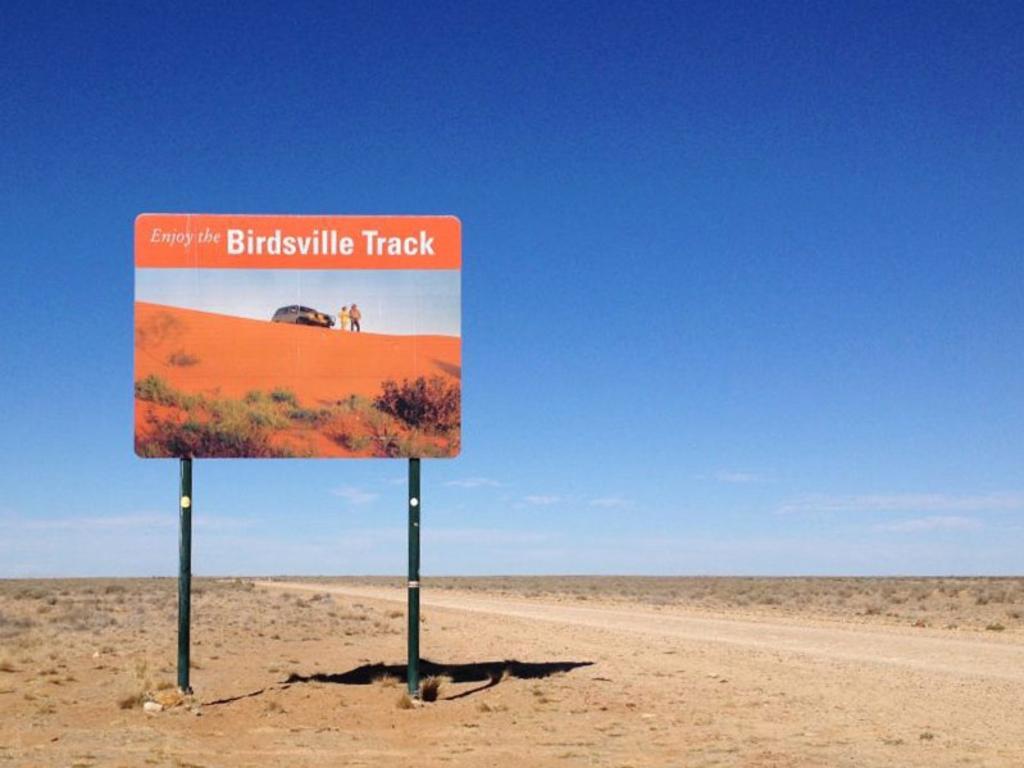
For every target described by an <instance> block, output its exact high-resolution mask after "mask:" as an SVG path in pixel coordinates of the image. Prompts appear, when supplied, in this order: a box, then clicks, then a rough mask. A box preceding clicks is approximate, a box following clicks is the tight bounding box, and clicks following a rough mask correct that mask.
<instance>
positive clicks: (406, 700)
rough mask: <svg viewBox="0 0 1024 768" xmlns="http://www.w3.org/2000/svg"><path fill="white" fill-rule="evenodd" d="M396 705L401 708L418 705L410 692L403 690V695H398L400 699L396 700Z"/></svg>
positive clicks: (411, 707) (410, 707)
mask: <svg viewBox="0 0 1024 768" xmlns="http://www.w3.org/2000/svg"><path fill="white" fill-rule="evenodd" d="M395 706H396V707H398V708H399V709H413V708H414V707H415V706H416V705H415V704H413V701H412V698H411V697H410V696H409V694H408V693H404V692H403V693H402V695H401V696H399V697H398V701H397V702H395Z"/></svg>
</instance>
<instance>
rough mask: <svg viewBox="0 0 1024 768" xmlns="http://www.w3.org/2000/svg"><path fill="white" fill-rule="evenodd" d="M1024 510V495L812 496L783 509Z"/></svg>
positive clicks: (796, 510)
mask: <svg viewBox="0 0 1024 768" xmlns="http://www.w3.org/2000/svg"><path fill="white" fill-rule="evenodd" d="M1021 510H1024V493H982V494H963V495H957V494H945V493H892V494H867V495H850V496H830V495H826V494H812V495H807V496H800V497H798V498H796V499H794V500H792V501H790V502H788V503H786V504H783V505H782V506H781V507H779V510H778V511H779V512H780V513H782V514H790V513H801V512H810V513H813V512H936V513H941V512H949V513H959V512H997V511H1003V512H1007V511H1021Z"/></svg>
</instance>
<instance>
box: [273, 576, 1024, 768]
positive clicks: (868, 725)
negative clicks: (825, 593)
mask: <svg viewBox="0 0 1024 768" xmlns="http://www.w3.org/2000/svg"><path fill="white" fill-rule="evenodd" d="M261 586H264V587H265V588H268V589H274V590H288V591H296V592H319V593H324V592H327V593H331V594H336V595H344V596H345V597H346V598H348V599H360V600H367V601H381V602H393V603H401V602H404V600H405V593H404V591H403V590H396V589H389V588H380V587H358V586H348V585H345V586H335V585H330V586H326V585H323V584H304V583H282V582H271V583H263V584H261ZM422 605H423V607H424V610H425V615H427V616H429V617H430V618H431V622H430V628H431V629H434V628H435V627H436V624H438V623H440V624H441V625H442V626H443V627H444V629H445V636H446V637H453V636H455V635H456V633H454V632H453V631H452V630H453V629H455V628H459V629H461V630H463V631H464V632H466V633H467V634H468V635H469V636H471V637H473V642H472V643H471V644H470V646H471V647H474V646H475V647H476V648H477V652H478V653H479V652H481V651H485V650H486V649H487V648H488V647H489V646H492V645H494V642H495V637H500V638H502V640H501V642H500V643H499V646H504V648H505V649H506V652H507V653H516V654H518V655H519V656H522V655H523V652H524V651H526V650H527V649H529V651H528V652H529V653H530V654H537V653H538V652H541V653H543V652H544V651H546V652H548V653H549V654H550V653H557V652H563V653H565V652H568V653H569V654H570V655H571V656H573V657H580V658H582V657H586V658H587V659H588V660H594V661H595V665H594V667H592V668H591V669H593V670H594V673H593V674H591V675H587V676H588V677H590V678H594V679H599V678H607V679H608V680H612V681H614V685H615V686H616V687H617V688H618V689H619V690H620V691H622V692H626V691H628V692H630V696H631V697H632V698H633V699H634V701H635V707H634V708H635V709H637V710H639V709H645V710H647V712H646V714H645V715H644V717H646V718H647V719H648V720H650V721H651V725H652V726H653V724H654V723H655V722H658V721H664V720H665V719H670V720H671V719H672V715H671V714H670V713H674V716H675V723H674V726H673V727H671V728H670V729H669V730H671V731H675V732H676V733H677V734H679V735H680V736H681V735H682V734H681V733H679V726H680V725H682V724H683V723H686V724H688V725H689V726H690V727H691V728H695V729H696V733H698V734H700V735H702V736H707V735H708V734H709V733H713V732H714V731H716V730H717V733H715V735H714V736H713V738H712V739H711V740H712V741H713V742H715V743H716V745H717V746H716V748H715V749H716V750H717V748H718V747H720V746H722V744H723V743H727V744H730V746H729V747H728V748H727V750H726V752H725V754H728V755H730V757H729V758H728V759H725V758H723V757H722V755H718V757H709V755H708V754H707V753H706V752H699V751H691V750H689V749H688V750H686V752H685V754H687V755H688V758H687V762H686V764H694V765H699V764H708V765H711V764H728V765H734V764H735V765H801V766H802V765H840V764H842V765H892V764H896V763H898V764H901V765H918V764H919V765H947V764H948V765H954V764H955V765H1000V766H1002V765H1006V766H1020V765H1024V746H1022V745H1024V700H1022V699H1021V697H1020V690H1021V689H1020V683H1022V682H1024V643H1022V642H1021V640H1020V638H1019V637H1002V636H998V635H996V634H995V633H979V632H972V633H956V632H951V631H948V630H930V629H917V628H912V627H907V628H896V627H882V626H878V627H846V626H837V625H835V624H830V623H827V622H821V621H817V622H810V621H808V622H800V623H797V622H772V621H767V620H760V621H753V620H739V619H734V618H726V617H711V616H704V615H695V614H688V613H686V612H683V611H680V610H677V609H665V610H653V609H651V608H649V607H647V608H638V609H636V610H626V609H623V608H622V607H621V606H619V607H616V606H602V605H587V606H579V605H571V604H564V603H545V602H542V601H537V600H525V599H523V600H515V599H508V598H503V597H490V596H480V595H477V594H469V593H458V592H455V593H453V592H448V591H446V592H439V593H434V592H431V591H430V590H429V589H426V590H424V592H423V596H422ZM458 634H461V632H460V633H458ZM459 645H461V644H459ZM443 646H447V643H444V644H443ZM444 650H448V648H446V647H445V648H444ZM453 650H454V649H453ZM432 652H433V653H434V654H437V653H443V652H444V651H443V650H442V648H432V647H431V642H430V640H429V639H428V640H427V641H426V642H425V644H424V655H426V656H430V655H431V654H432ZM595 676H596V677H595ZM567 677H568V678H570V679H571V677H572V675H569V676H567ZM584 687H585V686H584ZM702 723H706V724H704V725H702ZM683 730H686V729H685V728H684V729H683ZM655 741H656V740H655ZM681 741H682V742H690V741H691V739H690V738H683V739H681ZM651 743H652V744H653V743H655V742H653V741H652V742H651ZM751 750H753V751H751ZM712 752H715V750H712ZM671 754H672V751H671V750H668V751H667V752H665V753H663V755H662V756H663V758H664V759H670V755H671ZM715 754H717V752H715ZM652 758H654V755H651V754H647V755H642V754H639V753H638V754H636V755H634V756H632V757H629V758H628V759H627V758H626V757H625V756H624V760H625V762H624V763H623V764H659V761H658V759H656V758H655V759H652ZM660 764H664V763H660Z"/></svg>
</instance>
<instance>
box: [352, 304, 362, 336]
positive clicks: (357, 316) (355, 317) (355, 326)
mask: <svg viewBox="0 0 1024 768" xmlns="http://www.w3.org/2000/svg"><path fill="white" fill-rule="evenodd" d="M348 316H349V318H350V320H351V324H352V330H353V331H356V332H360V331H362V330H363V329H362V327H360V325H359V321H360V320H362V319H363V313H362V312H360V311H359V307H357V306H356V305H355V304H354V303H353V304H352V309H350V310H349V311H348Z"/></svg>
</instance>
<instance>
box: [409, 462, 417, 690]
mask: <svg viewBox="0 0 1024 768" xmlns="http://www.w3.org/2000/svg"><path fill="white" fill-rule="evenodd" d="M408 613H409V653H408V664H407V670H408V677H409V695H410V696H412V697H414V698H415V697H418V696H419V695H420V460H419V459H409V611H408Z"/></svg>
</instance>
